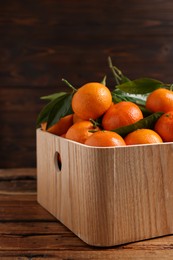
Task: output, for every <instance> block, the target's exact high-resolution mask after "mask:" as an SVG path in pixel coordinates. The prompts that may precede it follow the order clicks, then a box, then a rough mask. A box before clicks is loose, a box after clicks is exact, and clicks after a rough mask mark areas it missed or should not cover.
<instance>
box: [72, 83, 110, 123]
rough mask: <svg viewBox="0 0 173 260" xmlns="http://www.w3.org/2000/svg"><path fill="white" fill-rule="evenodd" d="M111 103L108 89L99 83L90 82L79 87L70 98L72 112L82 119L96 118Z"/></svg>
mask: <svg viewBox="0 0 173 260" xmlns="http://www.w3.org/2000/svg"><path fill="white" fill-rule="evenodd" d="M111 104H112V95H111V92H110V90H109V89H108V88H107V87H106V86H104V85H103V84H101V83H98V82H91V83H87V84H85V85H84V86H82V87H80V88H79V89H78V90H77V92H76V93H75V94H74V96H73V98H72V109H73V111H74V113H75V114H76V115H77V116H78V117H79V118H82V119H84V120H89V119H90V118H92V119H97V118H98V117H100V116H101V115H103V114H104V113H105V112H106V111H107V110H108V108H109V107H110V106H111Z"/></svg>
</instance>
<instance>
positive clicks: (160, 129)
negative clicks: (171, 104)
mask: <svg viewBox="0 0 173 260" xmlns="http://www.w3.org/2000/svg"><path fill="white" fill-rule="evenodd" d="M154 130H155V131H156V132H157V133H158V134H159V135H160V136H161V137H162V139H163V141H164V142H173V111H170V112H167V113H165V114H163V115H162V116H161V117H160V118H159V119H158V120H157V122H156V124H155V126H154Z"/></svg>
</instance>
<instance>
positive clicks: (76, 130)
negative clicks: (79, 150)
mask: <svg viewBox="0 0 173 260" xmlns="http://www.w3.org/2000/svg"><path fill="white" fill-rule="evenodd" d="M98 129H99V128H98V127H95V126H94V125H93V124H92V123H91V122H90V121H81V122H77V123H75V124H74V125H72V126H71V127H70V128H69V129H68V131H67V133H66V138H67V139H70V140H73V141H76V142H79V143H85V141H86V140H87V139H88V137H89V136H91V135H92V134H93V132H92V131H91V130H98Z"/></svg>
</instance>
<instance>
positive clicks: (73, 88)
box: [62, 79, 77, 92]
mask: <svg viewBox="0 0 173 260" xmlns="http://www.w3.org/2000/svg"><path fill="white" fill-rule="evenodd" d="M62 81H63V82H64V83H65V84H66V85H67V86H68V87H70V88H71V89H72V90H73V91H74V92H76V91H77V89H76V88H75V87H73V86H72V85H71V84H70V83H69V82H68V81H67V80H66V79H62Z"/></svg>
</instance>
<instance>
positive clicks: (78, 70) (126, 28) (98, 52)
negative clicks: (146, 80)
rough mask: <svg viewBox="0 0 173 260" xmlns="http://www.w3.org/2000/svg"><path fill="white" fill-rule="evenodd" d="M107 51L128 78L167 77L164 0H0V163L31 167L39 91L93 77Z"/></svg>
mask: <svg viewBox="0 0 173 260" xmlns="http://www.w3.org/2000/svg"><path fill="white" fill-rule="evenodd" d="M108 56H111V57H112V60H113V62H114V64H115V65H117V66H118V67H119V68H120V69H121V70H123V71H124V73H126V74H127V76H128V77H130V78H137V77H142V76H148V77H153V78H157V79H160V80H162V81H165V82H169V83H171V82H173V73H172V71H173V2H172V1H171V0H153V1H151V0H140V1H138V0H129V1H125V0H116V1H115V0H114V1H113V0H110V1H108V0H102V1H99V0H92V1H88V0H83V1H78V0H36V1H35V0H25V1H23V0H16V1H12V0H6V1H1V3H0V122H1V127H0V148H1V149H0V168H6V167H31V166H35V165H36V152H35V149H36V145H35V142H36V140H35V122H36V118H37V115H38V113H39V111H40V109H41V107H42V106H43V104H44V103H43V101H40V99H39V97H40V96H43V95H46V94H51V93H53V92H55V91H59V90H62V89H65V90H67V88H66V87H65V86H64V85H63V84H62V82H61V79H62V78H66V79H67V80H69V81H70V82H71V83H72V84H73V85H74V86H77V87H78V86H80V85H82V84H84V83H86V82H89V81H100V80H101V79H102V78H103V76H104V75H105V74H107V75H108V86H109V87H113V85H114V81H113V77H112V74H111V73H110V70H109V68H108V63H107V57H108Z"/></svg>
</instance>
